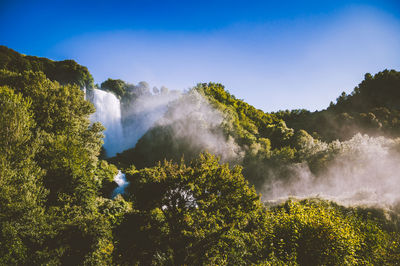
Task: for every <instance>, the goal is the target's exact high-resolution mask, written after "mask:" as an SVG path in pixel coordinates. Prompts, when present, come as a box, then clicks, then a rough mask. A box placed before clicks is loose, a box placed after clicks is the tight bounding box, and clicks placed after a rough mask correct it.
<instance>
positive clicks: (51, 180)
mask: <svg viewBox="0 0 400 266" xmlns="http://www.w3.org/2000/svg"><path fill="white" fill-rule="evenodd" d="M1 51H2V52H1V54H0V58H1V65H0V110H1V111H2V115H1V116H0V228H1V230H0V264H1V265H227V264H230V265H246V264H251V265H340V264H344V265H348V264H349V265H392V264H395V263H397V262H398V261H400V234H399V230H400V226H399V225H400V222H399V221H400V218H399V215H400V214H399V211H398V210H399V208H398V206H399V202H400V198H399V196H398V190H399V189H400V187H399V184H400V182H399V180H398V177H397V173H399V172H400V156H399V151H400V141H399V139H392V138H387V137H386V138H385V137H371V136H367V135H361V134H356V135H354V136H350V138H349V139H348V140H345V141H332V142H325V138H326V139H328V137H326V136H324V135H323V134H324V133H323V132H324V131H323V130H322V129H323V128H322V127H318V125H317V124H315V123H314V122H313V119H314V117H315V116H320V114H321V113H328V112H330V113H332V114H342V113H348V114H351V115H354V117H356V115H355V114H368V113H369V112H372V111H373V110H375V108H381V107H382V108H388V110H390V111H389V112H390V113H393V116H395V111H396V110H397V108H398V105H396V104H397V102H396V99H394V98H395V96H396V94H395V92H397V90H396V88H398V83H397V81H398V79H397V77H398V74H397V72H395V71H390V72H382V73H383V74H377V75H375V76H374V77H373V78H372V77H370V76H366V77H368V79H366V81H365V82H363V83H361V84H364V85H361V84H360V85H359V90H357V91H359V92H355V93H354V95H353V94H352V95H350V96H347V95H344V96H343V97H342V98H343V99H342V98H340V99H341V100H338V102H337V104H336V105H331V107H329V108H328V109H327V110H324V111H321V112H316V113H309V112H304V114H305V115H303V116H301V118H298V117H296V116H295V115H294V114H295V113H296V114H298V113H300V112H297V111H293V112H286V113H283V112H280V113H274V114H268V113H264V112H263V111H261V110H258V109H256V108H254V107H253V106H251V105H249V104H247V103H246V102H244V101H242V100H240V99H236V97H234V96H233V95H231V94H230V93H228V91H227V90H226V89H225V88H224V86H223V85H221V84H216V83H208V84H198V85H197V86H195V87H194V88H192V89H191V90H189V91H186V92H182V93H178V92H176V91H172V90H171V91H169V90H167V89H166V88H162V89H157V88H155V89H153V91H151V90H150V89H149V86H148V85H147V84H146V83H139V84H137V85H132V84H128V83H126V82H124V81H122V80H114V79H108V80H107V81H105V82H104V83H102V84H101V86H100V87H101V89H102V90H101V89H100V88H99V87H97V86H96V87H93V88H92V94H93V95H92V96H91V97H94V98H95V99H92V100H93V102H94V103H95V105H96V106H98V107H99V108H98V110H95V108H94V104H92V103H91V102H89V101H87V100H85V98H84V93H83V92H82V90H81V88H82V86H86V87H90V86H91V83H92V78H91V75H90V73H89V72H88V70H87V69H86V68H85V67H83V66H80V65H78V64H77V63H75V62H74V61H60V62H55V61H51V60H48V59H45V58H37V57H32V56H24V55H21V54H18V53H17V52H15V51H12V50H11V49H8V48H5V47H2V48H1ZM385 73H386V74H385ZM371 80H372V81H371ZM384 84H387V89H382V90H381V89H379V88H383V87H382V86H383V85H384ZM385 86H386V85H385ZM366 88H368V89H366ZM385 88H386V87H385ZM378 90H379V91H380V92H382V93H383V94H385V95H384V96H382V95H381V96H380V97H381V98H382V99H379V100H378V99H375V98H377V97H378V96H377V95H376V92H377V91H378ZM372 91H373V92H372ZM378 94H379V93H378ZM360 95H362V96H360ZM379 95H380V94H379ZM96 97H98V98H96ZM89 98H90V97H89ZM392 98H393V99H392ZM389 99H391V101H389ZM364 101H369V103H368V104H367V105H366V106H364ZM357 103H359V104H358V105H357ZM103 105H112V106H111V107H112V108H105V107H107V106H103ZM108 107H110V106H108ZM109 110H112V111H113V112H114V111H115V113H112V114H108V113H107V112H109ZM95 112H100V113H101V115H99V116H97V117H101V118H104V117H106V118H107V120H106V121H105V122H107V125H110V128H111V127H112V126H118V130H120V131H119V133H120V135H119V136H115V135H113V133H114V132H117V130H108V129H107V131H104V127H103V126H102V125H101V124H100V123H98V122H95V121H91V120H90V119H93V114H94V113H95ZM374 114H375V113H374ZM102 115H104V116H102ZM324 119H328V117H327V116H326V117H324ZM388 119H389V118H388ZM384 121H386V120H379V122H380V123H382V127H381V128H382V131H376V132H375V131H374V132H375V133H376V134H380V133H381V132H384V133H386V131H385V130H387V132H390V134H392V136H398V135H396V134H397V133H396V131H395V130H394V129H393V130H392V129H391V127H390V125H392V124H390V123H389V124H385V123H383V122H384ZM388 121H389V120H388ZM390 121H392V122H393V119H392V120H390ZM392 122H391V123H392ZM393 125H394V124H393ZM313 127H315V130H314V128H313ZM367 128H368V127H365V128H361V129H360V131H361V132H363V131H362V130H364V129H365V130H367ZM393 128H395V127H393ZM304 129H306V130H307V131H306V130H304ZM311 129H312V130H311ZM318 130H319V131H318ZM391 130H392V131H391ZM308 132H309V133H310V134H309V133H308ZM314 132H316V133H315V134H314ZM365 132H366V131H365ZM104 134H105V135H106V137H105V138H103V137H104ZM335 134H338V133H337V132H336V131H335V132H334V133H332V137H333V138H339V139H341V138H342V136H340V135H339V134H338V135H335ZM349 134H350V133H349ZM323 136H324V137H323ZM112 137H114V138H116V137H119V138H121V139H120V140H119V141H129V145H134V148H131V149H128V150H126V151H124V152H122V153H121V154H119V155H117V156H116V157H113V158H108V159H107V161H108V162H107V161H105V160H102V159H101V155H100V153H101V147H102V146H103V144H104V141H108V140H109V139H110V138H112ZM107 138H108V139H107ZM132 138H135V140H134V141H132ZM136 141H137V142H136ZM106 152H107V151H106ZM114 164H115V165H114ZM117 167H118V168H117ZM118 169H119V170H123V172H124V174H125V175H126V181H127V182H129V184H127V185H128V186H126V187H121V186H119V187H118V188H119V189H120V190H115V189H116V188H117V184H116V182H119V181H121V180H118V179H116V177H121V176H122V173H119V174H118ZM118 185H119V184H118ZM125 185H126V183H125ZM121 188H122V189H121ZM371 188H373V189H371ZM124 189H125V190H124ZM114 192H118V193H120V192H121V193H122V194H119V195H117V196H115V195H116V194H118V193H114ZM114 196H115V197H114ZM292 196H294V197H298V198H300V199H296V198H291V199H288V197H292ZM342 204H343V205H342ZM344 205H346V206H344Z"/></svg>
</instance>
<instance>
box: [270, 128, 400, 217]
mask: <svg viewBox="0 0 400 266" xmlns="http://www.w3.org/2000/svg"><path fill="white" fill-rule="evenodd" d="M398 147H399V141H398V140H393V139H388V138H384V137H369V136H367V135H361V134H357V135H355V136H354V137H353V138H352V139H350V140H348V141H343V142H339V141H334V142H332V143H329V144H326V143H314V147H313V146H312V145H311V146H310V147H308V149H309V150H308V152H309V153H310V156H311V157H312V156H314V157H316V156H319V158H323V159H324V160H326V161H327V162H326V169H325V170H324V171H322V172H321V173H317V174H315V173H312V172H311V171H310V167H309V164H308V163H307V162H303V163H298V164H293V165H290V166H289V168H290V175H289V176H288V177H286V178H282V177H281V176H274V174H273V173H271V176H272V177H273V178H271V179H269V180H268V181H267V182H266V183H265V185H264V189H263V198H264V199H265V200H267V201H271V200H272V201H278V202H279V201H282V200H285V199H287V198H288V197H297V198H308V197H321V198H325V199H331V200H334V201H336V202H339V203H342V204H344V205H363V206H376V207H384V208H388V209H391V210H395V211H400V194H399V191H400V154H399V152H398ZM312 150H314V151H315V152H314V154H313V151H312ZM325 158H326V159H325Z"/></svg>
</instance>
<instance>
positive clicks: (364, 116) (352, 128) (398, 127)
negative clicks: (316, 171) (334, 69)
mask: <svg viewBox="0 0 400 266" xmlns="http://www.w3.org/2000/svg"><path fill="white" fill-rule="evenodd" d="M399 92H400V72H397V71H395V70H384V71H382V72H379V73H377V74H375V75H374V76H372V75H371V74H369V73H367V74H365V78H364V80H363V81H362V82H361V83H360V84H359V85H358V86H357V87H356V88H355V89H354V90H353V91H352V92H351V93H350V94H346V93H345V92H343V93H342V94H341V95H340V96H339V97H338V98H337V99H336V104H334V103H333V102H331V104H330V106H329V107H328V108H327V109H326V110H322V111H316V112H309V111H307V110H292V111H289V110H286V111H280V112H277V113H276V115H277V116H278V117H280V118H282V119H283V120H285V121H286V123H287V125H288V126H289V127H291V128H294V129H304V130H306V131H307V132H310V133H313V136H315V137H317V138H319V139H321V140H326V141H331V140H335V139H341V140H345V139H349V138H351V137H352V136H353V135H354V134H356V133H358V132H361V133H365V134H369V135H375V136H376V135H386V136H390V137H397V136H399V133H400V112H399V109H400V101H399V99H400V98H399Z"/></svg>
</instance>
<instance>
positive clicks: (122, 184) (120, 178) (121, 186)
mask: <svg viewBox="0 0 400 266" xmlns="http://www.w3.org/2000/svg"><path fill="white" fill-rule="evenodd" d="M114 182H115V183H117V185H118V187H117V188H115V189H114V191H113V193H112V195H111V198H115V197H116V196H117V195H118V194H124V193H125V188H126V187H127V186H128V185H129V182H128V181H126V178H125V174H124V173H122V172H121V171H120V170H118V174H116V175H115V177H114Z"/></svg>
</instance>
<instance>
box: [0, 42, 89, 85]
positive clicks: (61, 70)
mask: <svg viewBox="0 0 400 266" xmlns="http://www.w3.org/2000/svg"><path fill="white" fill-rule="evenodd" d="M0 69H6V70H9V71H12V72H23V71H33V72H38V71H41V72H43V73H44V74H45V75H46V77H47V78H48V79H50V80H52V81H57V82H59V83H60V84H61V85H66V84H76V85H78V86H79V87H81V88H83V87H86V88H88V89H89V88H92V87H93V77H92V75H91V74H90V73H89V71H88V69H87V68H86V67H84V66H81V65H79V64H78V63H76V62H75V61H74V60H64V61H53V60H50V59H47V58H43V57H36V56H29V55H23V54H20V53H18V52H16V51H14V50H12V49H10V48H7V47H6V46H3V45H0Z"/></svg>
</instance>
